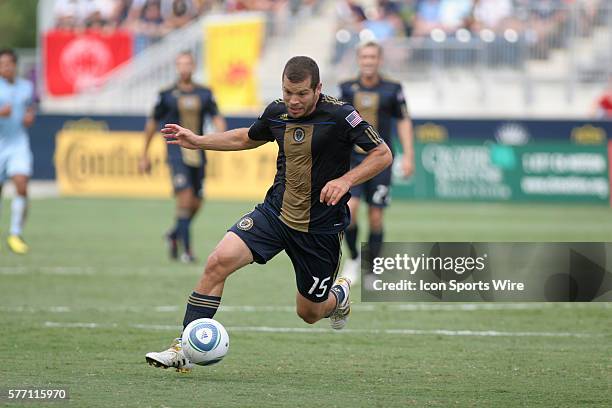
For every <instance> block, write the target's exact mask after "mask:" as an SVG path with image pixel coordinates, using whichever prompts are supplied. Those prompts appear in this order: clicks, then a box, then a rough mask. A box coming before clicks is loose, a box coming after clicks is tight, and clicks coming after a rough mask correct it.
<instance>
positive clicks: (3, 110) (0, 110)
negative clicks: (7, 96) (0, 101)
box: [0, 105, 13, 117]
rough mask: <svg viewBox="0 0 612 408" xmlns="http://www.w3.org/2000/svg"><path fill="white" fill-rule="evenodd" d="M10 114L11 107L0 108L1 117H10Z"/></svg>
mask: <svg viewBox="0 0 612 408" xmlns="http://www.w3.org/2000/svg"><path fill="white" fill-rule="evenodd" d="M12 112H13V108H12V107H11V105H4V106H0V116H1V117H7V116H11V113H12Z"/></svg>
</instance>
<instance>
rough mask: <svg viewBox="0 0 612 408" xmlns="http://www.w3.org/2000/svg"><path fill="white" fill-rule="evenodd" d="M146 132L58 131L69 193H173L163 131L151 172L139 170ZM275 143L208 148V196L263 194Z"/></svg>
mask: <svg viewBox="0 0 612 408" xmlns="http://www.w3.org/2000/svg"><path fill="white" fill-rule="evenodd" d="M143 144H144V136H143V133H142V132H129V131H108V130H97V129H75V130H70V129H69V130H62V131H60V132H59V133H58V135H57V140H56V151H55V158H54V160H55V167H56V175H57V182H58V185H59V190H60V193H61V194H62V195H66V196H121V197H170V196H171V195H172V187H171V186H172V184H171V182H170V170H169V168H168V165H167V164H166V146H165V143H164V141H163V138H162V137H161V136H159V137H155V138H154V139H153V141H152V144H151V147H150V158H151V162H152V168H151V172H150V174H142V173H140V172H139V171H138V161H139V159H140V157H141V154H142V147H143ZM276 153H277V148H276V145H274V144H272V143H270V144H268V145H266V146H262V147H260V148H259V149H256V150H246V151H240V152H223V153H222V152H207V158H208V164H207V168H206V170H207V177H206V183H205V186H204V188H205V191H206V195H207V197H209V198H226V199H227V198H229V199H251V200H257V199H261V198H262V197H263V196H264V194H265V191H266V190H267V189H268V188H269V186H270V184H271V181H272V180H273V178H274V174H275V171H276V165H275V163H276Z"/></svg>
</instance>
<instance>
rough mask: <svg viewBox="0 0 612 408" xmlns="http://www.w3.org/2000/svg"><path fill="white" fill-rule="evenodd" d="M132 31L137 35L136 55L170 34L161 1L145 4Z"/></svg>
mask: <svg viewBox="0 0 612 408" xmlns="http://www.w3.org/2000/svg"><path fill="white" fill-rule="evenodd" d="M132 30H133V31H134V33H135V38H134V53H136V54H138V53H140V52H141V51H143V50H144V49H145V48H147V47H148V46H149V45H151V44H153V43H154V42H156V41H158V40H159V39H160V38H161V37H163V36H164V35H165V34H166V33H167V32H168V30H167V28H166V27H165V26H164V19H163V17H162V14H161V2H160V0H148V1H147V2H146V3H145V4H144V6H143V8H142V11H141V15H140V18H139V19H138V21H136V22H135V24H134V25H133V26H132Z"/></svg>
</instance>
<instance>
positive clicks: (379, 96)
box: [340, 78, 409, 153]
mask: <svg viewBox="0 0 612 408" xmlns="http://www.w3.org/2000/svg"><path fill="white" fill-rule="evenodd" d="M340 93H341V95H340V99H342V100H343V101H346V102H348V103H350V104H351V105H353V106H354V107H355V108H357V111H359V114H360V115H361V116H362V117H363V118H364V119H365V120H366V121H367V122H368V123H370V124H371V125H372V126H374V128H375V129H376V130H377V131H378V133H379V134H380V136H381V137H382V138H383V140H384V141H385V142H386V143H387V145H389V147H392V143H391V123H392V120H393V118H396V119H404V118H408V117H409V114H408V107H407V106H406V99H405V98H404V93H403V91H402V85H401V84H399V83H397V82H393V81H389V80H386V79H382V78H381V80H380V81H379V82H378V84H376V86H374V87H371V88H367V87H365V86H363V85H362V84H361V82H360V81H359V79H353V80H350V81H346V82H343V83H341V84H340ZM357 151H358V152H360V153H363V152H362V151H360V150H359V149H357Z"/></svg>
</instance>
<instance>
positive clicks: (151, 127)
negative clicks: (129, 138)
mask: <svg viewBox="0 0 612 408" xmlns="http://www.w3.org/2000/svg"><path fill="white" fill-rule="evenodd" d="M157 126H158V123H157V121H156V120H155V119H153V118H149V119H147V123H146V125H145V129H144V136H145V137H144V139H145V140H144V148H143V150H142V156H141V157H140V162H139V163H138V168H139V170H140V171H141V172H143V173H148V172H150V171H151V160H150V159H149V147H150V146H151V140H153V136H154V135H155V131H156V130H157Z"/></svg>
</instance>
